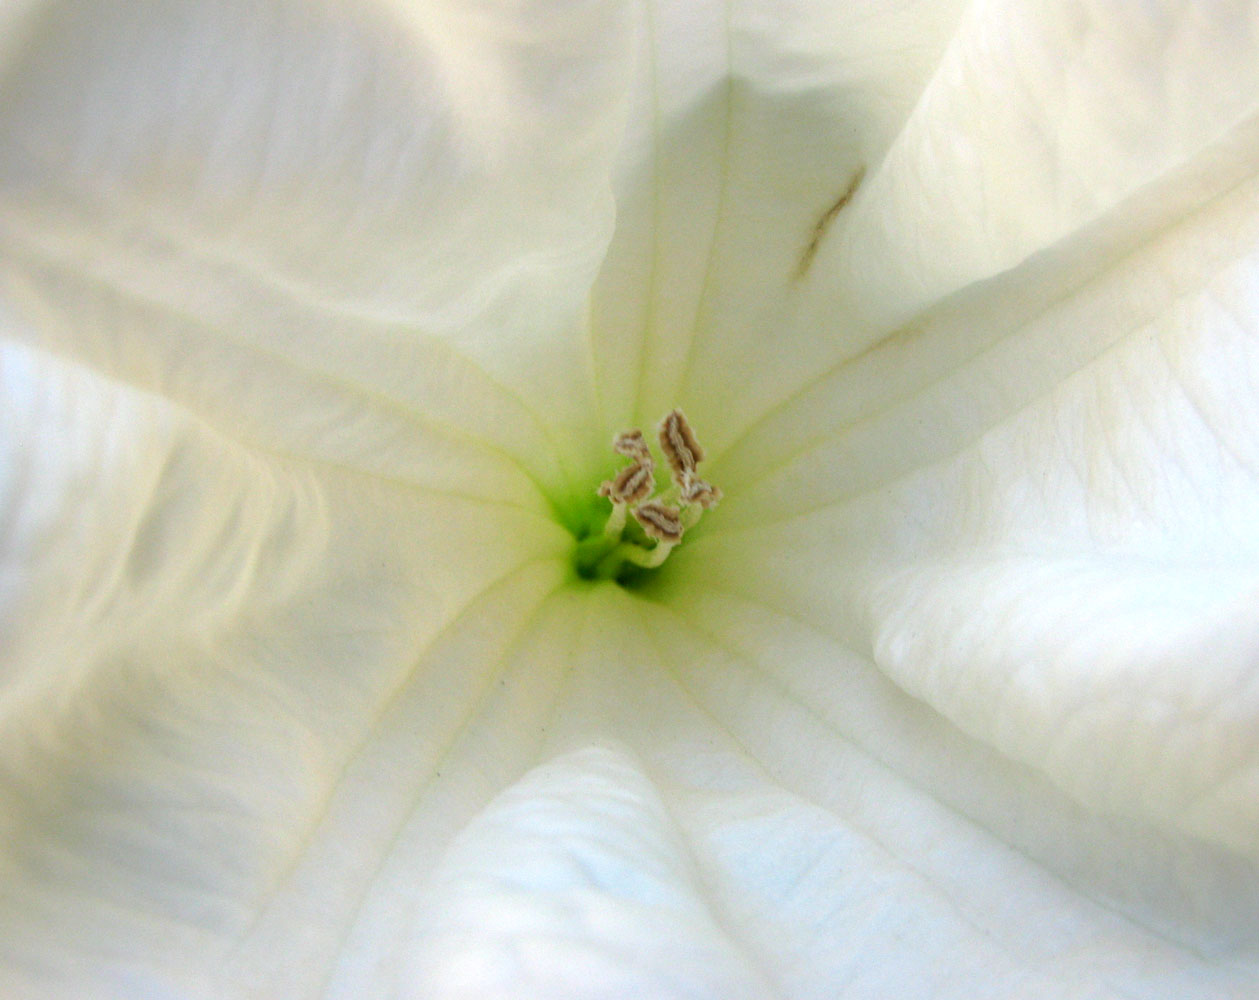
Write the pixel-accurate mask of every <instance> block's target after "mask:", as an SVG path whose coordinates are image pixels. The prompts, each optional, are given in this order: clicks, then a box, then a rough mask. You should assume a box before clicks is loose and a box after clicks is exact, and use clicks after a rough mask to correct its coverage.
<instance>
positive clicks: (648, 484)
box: [599, 458, 656, 504]
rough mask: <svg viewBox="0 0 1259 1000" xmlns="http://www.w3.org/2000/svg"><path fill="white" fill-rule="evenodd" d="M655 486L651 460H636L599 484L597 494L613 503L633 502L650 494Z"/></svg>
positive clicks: (644, 498)
mask: <svg viewBox="0 0 1259 1000" xmlns="http://www.w3.org/2000/svg"><path fill="white" fill-rule="evenodd" d="M655 488H656V477H655V475H654V474H653V473H652V462H651V459H650V458H649V459H648V460H647V461H645V462H643V461H638V462H635V463H634V464H633V465H627V466H626V467H625V468H624V469H622V470H621V471H620V472H618V473H617V474H616V476H615V477H614V478H612V479H610V480H608V481H607V482H605V483H602V484H601V485H600V486H599V496H601V497H607V498H608V499H609V500H611V501H612V502H613V503H617V504H620V503H627V504H635V503H638V501H640V500H646V499H647V498H648V497H649V496H651V491H652V490H654V489H655Z"/></svg>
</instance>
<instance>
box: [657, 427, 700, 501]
mask: <svg viewBox="0 0 1259 1000" xmlns="http://www.w3.org/2000/svg"><path fill="white" fill-rule="evenodd" d="M660 448H661V450H662V451H663V452H664V454H665V458H666V459H668V461H669V467H670V468H671V469H673V479H674V482H676V483H678V484H679V485H680V486H683V487H685V486H686V484H688V483H689V482H690V479H691V477H692V476H693V475H694V474H695V467H696V466H697V465H698V464H699V463H700V462H702V461H703V460H704V449H703V448H701V447H700V446H699V442H698V441H696V440H695V432H694V431H693V430H691V425H690V424H689V423H687V421H686V417H685V416H684V415H683V413H682V411H681V410H674V411H673V412H671V413H669V414H668V415H667V416H666V417H665V418H664V419H663V420H662V421H660Z"/></svg>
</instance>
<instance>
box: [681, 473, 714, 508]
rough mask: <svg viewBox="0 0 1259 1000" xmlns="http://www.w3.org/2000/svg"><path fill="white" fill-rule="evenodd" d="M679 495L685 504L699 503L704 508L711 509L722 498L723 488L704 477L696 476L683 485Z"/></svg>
mask: <svg viewBox="0 0 1259 1000" xmlns="http://www.w3.org/2000/svg"><path fill="white" fill-rule="evenodd" d="M679 497H680V498H681V500H682V503H683V504H686V505H690V504H699V505H700V506H701V507H703V508H704V510H710V509H712V508H713V507H716V506H717V503H718V501H720V500H721V490H719V489H718V488H717V487H716V486H713V485H711V484H709V483H706V482H704V480H702V479H698V478H694V479H691V480H690V481H689V482H688V483H687V484H686V485H685V486H683V487H681V490H680V492H679Z"/></svg>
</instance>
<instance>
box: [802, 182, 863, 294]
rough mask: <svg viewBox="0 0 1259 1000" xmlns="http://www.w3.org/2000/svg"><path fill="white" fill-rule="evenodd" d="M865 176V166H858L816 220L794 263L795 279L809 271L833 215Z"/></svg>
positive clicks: (844, 204) (832, 219)
mask: <svg viewBox="0 0 1259 1000" xmlns="http://www.w3.org/2000/svg"><path fill="white" fill-rule="evenodd" d="M865 176H866V168H865V167H864V166H861V167H858V168H857V172H856V173H855V174H853V175H852V180H850V181H849V182H848V186H847V187H846V188H844V190H843V193H842V194H840V196H839V197H838V198H836V199H835V202H834V204H832V205H831V207H830V208H828V209H827V210H826V211H825V212H823V213H822V217H821V218H820V219H818V220H817V222H816V223H815V224H814V226H813V232H812V234H811V235H810V236H809V242H808V245H807V246H805V248H804V253H802V254H801V255H800V263H799V264H797V265H796V273H795V280H796V281H799V280H800V279H801V278H803V277H804V276H805V275H806V274H808V273H809V268H810V267H812V266H813V258H814V257H816V256H817V250H818V247H819V246H821V245H822V240H823V239H825V238H826V231H827V230H828V229H830V228H831V223H832V222H834V221H835V216H837V215H839V213H840V212H842V211H843V210H844V208H845V206H847V204H848V203H849V202H850V201H852V196H853V195H855V194H856V193H857V188H859V187H860V186H861V181H862V179H863V178H864V177H865Z"/></svg>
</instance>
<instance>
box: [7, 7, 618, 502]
mask: <svg viewBox="0 0 1259 1000" xmlns="http://www.w3.org/2000/svg"><path fill="white" fill-rule="evenodd" d="M624 20H625V19H624V18H623V17H622V16H621V15H620V13H619V12H618V7H617V5H613V4H608V3H599V2H594V3H590V2H585V0H574V2H572V3H563V4H555V3H546V4H522V5H518V6H517V7H515V8H513V9H506V8H502V7H494V8H491V7H488V6H486V7H476V6H469V5H468V4H466V3H458V4H447V5H440V4H432V3H426V4H420V5H414V4H377V5H370V6H368V5H354V4H350V5H346V4H313V5H312V4H309V3H302V2H294V3H289V2H284V0H268V2H266V3H244V2H240V3H235V2H234V3H223V4H217V3H216V4H211V5H206V4H200V3H195V2H187V0H165V2H162V3H157V4H150V5H146V6H145V7H144V8H143V9H141V8H138V7H128V8H126V9H121V10H120V9H119V8H118V7H117V6H116V5H115V4H111V3H105V2H96V3H77V4H68V3H67V4H57V5H52V7H51V8H50V9H49V10H47V11H45V12H44V13H43V16H41V17H40V18H38V19H35V18H32V19H31V21H30V23H28V24H26V25H25V26H26V29H27V31H28V34H27V35H26V36H24V37H25V42H24V45H23V46H22V48H21V58H19V59H16V60H15V61H13V62H12V63H11V64H10V65H7V66H6V67H4V75H3V79H4V87H5V91H6V93H7V94H8V95H10V96H9V99H7V100H6V101H5V104H4V108H3V110H2V111H0V245H2V246H3V247H4V251H3V252H4V254H5V258H6V266H5V272H6V274H5V281H6V285H5V290H6V292H7V294H9V295H10V296H12V298H13V300H14V301H16V302H18V303H20V304H21V307H22V310H23V312H24V314H25V315H26V317H27V318H28V319H30V320H31V321H32V322H33V323H34V324H35V325H36V327H37V328H38V342H39V344H40V345H41V346H44V347H49V348H52V349H55V350H58V351H61V352H64V353H68V354H72V355H73V356H75V357H76V358H78V359H80V360H84V361H86V362H88V363H90V364H92V365H94V366H96V367H99V368H100V369H102V370H104V371H106V372H107V373H109V374H111V375H114V376H116V377H119V378H121V379H124V380H125V381H127V382H130V383H132V384H136V385H139V386H142V387H145V388H149V389H153V390H155V391H158V392H160V393H162V394H165V395H168V396H170V397H172V398H174V399H176V400H177V401H178V402H180V403H181V404H182V405H185V406H187V407H189V408H191V409H193V410H195V411H196V412H197V413H199V414H201V415H203V416H205V417H206V419H208V420H210V421H211V422H213V423H214V424H215V425H216V426H217V427H219V428H220V429H221V430H223V431H225V432H227V433H229V434H231V435H232V436H235V437H238V438H247V439H249V440H252V441H260V442H262V443H263V444H265V445H267V446H273V447H282V448H285V449H287V450H291V451H300V452H302V453H304V454H316V455H320V456H324V457H331V458H335V459H338V460H350V461H354V462H355V463H356V464H357V465H360V466H365V467H368V468H373V469H377V470H381V471H385V472H388V473H390V474H395V475H400V476H404V477H408V478H422V477H424V476H425V475H428V474H429V473H428V467H429V466H430V465H431V464H432V463H431V462H430V461H429V456H430V455H431V454H432V453H434V452H440V451H441V450H443V449H445V450H451V449H456V448H460V447H463V448H467V447H469V446H480V447H483V448H484V449H485V450H489V451H491V452H495V451H496V452H497V453H498V454H499V456H500V458H501V457H502V455H503V454H504V453H505V454H506V455H507V456H509V457H511V458H513V459H516V460H517V461H520V462H523V463H524V464H525V465H526V467H527V469H528V471H529V474H530V475H531V476H532V477H533V478H534V479H536V480H538V482H539V484H540V485H541V486H542V487H543V488H544V489H545V490H547V491H548V492H550V493H552V494H554V493H555V492H556V491H557V490H559V489H560V488H561V487H564V486H566V485H567V484H566V482H565V476H564V470H563V469H562V468H559V467H558V464H559V463H560V461H561V460H560V459H557V457H556V453H557V452H558V454H559V455H560V456H562V457H563V460H567V458H568V455H569V454H570V453H571V452H572V451H573V450H574V449H573V447H572V445H571V443H567V442H568V439H569V434H568V432H567V431H566V430H565V428H567V427H569V426H570V425H572V426H575V427H576V428H577V429H578V430H580V431H583V432H584V431H585V428H584V427H583V426H582V424H581V423H580V422H579V421H574V420H572V419H566V418H569V417H571V415H572V413H573V412H575V411H577V412H585V411H588V410H589V408H590V401H589V397H588V389H587V390H584V391H583V390H580V389H578V391H572V388H571V387H574V386H578V387H579V386H582V385H583V384H584V383H585V371H586V367H587V365H588V358H587V357H586V354H585V345H584V343H583V342H582V340H581V338H579V337H577V336H576V335H574V336H570V337H558V336H556V334H557V331H560V330H562V329H565V328H571V329H573V330H574V331H576V330H577V329H578V319H579V315H580V313H581V310H582V309H583V308H584V300H585V296H586V293H587V291H588V288H589V284H590V281H591V279H592V276H593V273H594V270H595V268H596V267H597V264H598V262H599V260H600V259H601V257H602V254H603V250H604V247H605V245H606V242H607V239H608V237H609V235H610V231H611V223H612V203H611V198H610V192H609V190H608V171H609V167H610V163H611V159H612V156H613V154H614V150H615V146H616V136H617V134H618V131H619V128H620V124H621V119H622V104H623V100H624V97H623V95H624V89H625V83H626V79H627V69H628V65H629V58H630V55H631V47H632V37H633V36H632V32H631V31H628V30H627V27H626V24H625V23H624ZM565 386H567V387H569V391H561V389H562V388H563V387H565ZM544 416H545V419H543V417H544ZM574 433H575V432H574ZM582 440H584V438H583V439H582ZM561 443H566V444H567V446H566V447H560V444H561Z"/></svg>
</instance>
